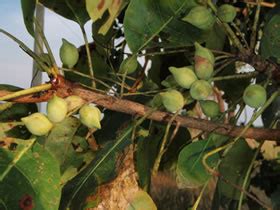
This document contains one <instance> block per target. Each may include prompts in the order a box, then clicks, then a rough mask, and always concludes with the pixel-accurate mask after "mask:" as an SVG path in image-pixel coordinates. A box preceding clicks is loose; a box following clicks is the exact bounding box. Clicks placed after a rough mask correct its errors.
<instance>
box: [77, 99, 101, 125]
mask: <svg viewBox="0 0 280 210" xmlns="http://www.w3.org/2000/svg"><path fill="white" fill-rule="evenodd" d="M79 114H80V120H81V122H82V123H83V124H84V125H85V126H87V127H88V128H97V129H100V128H101V125H100V120H101V112H100V110H99V109H98V108H97V107H95V106H92V105H90V104H86V105H84V106H82V108H81V109H80V111H79Z"/></svg>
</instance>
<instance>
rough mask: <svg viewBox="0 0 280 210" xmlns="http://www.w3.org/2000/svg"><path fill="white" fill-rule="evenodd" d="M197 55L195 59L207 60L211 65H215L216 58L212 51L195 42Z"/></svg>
mask: <svg viewBox="0 0 280 210" xmlns="http://www.w3.org/2000/svg"><path fill="white" fill-rule="evenodd" d="M194 46H195V54H194V57H202V58H205V59H207V60H208V61H209V62H210V63H212V64H213V65H214V63H215V57H214V54H213V53H212V52H211V50H209V49H207V48H206V47H202V46H201V45H200V44H199V43H197V42H195V43H194Z"/></svg>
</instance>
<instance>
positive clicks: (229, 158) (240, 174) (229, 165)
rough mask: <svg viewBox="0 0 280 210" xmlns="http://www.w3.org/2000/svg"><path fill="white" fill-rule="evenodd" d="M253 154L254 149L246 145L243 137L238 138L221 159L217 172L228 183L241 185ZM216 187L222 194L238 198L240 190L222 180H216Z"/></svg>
mask: <svg viewBox="0 0 280 210" xmlns="http://www.w3.org/2000/svg"><path fill="white" fill-rule="evenodd" d="M253 156H254V151H253V150H252V149H251V148H250V147H249V146H248V144H247V143H246V141H245V140H244V139H240V140H239V141H237V142H236V143H235V144H234V145H233V147H232V148H231V149H230V150H229V152H228V153H227V154H226V156H225V158H224V159H223V160H222V162H221V164H220V166H219V172H220V173H221V175H222V176H223V178H224V179H226V180H227V181H229V182H230V183H233V184H234V185H237V186H242V185H243V182H244V178H245V175H246V173H247V170H248V168H249V165H250V164H251V161H252V158H253ZM247 184H248V183H247ZM218 188H219V192H220V193H221V194H222V195H224V196H226V197H228V198H231V199H234V200H238V199H239V196H240V190H238V189H236V188H234V187H232V186H231V185H229V184H228V183H225V182H224V181H223V180H219V181H218Z"/></svg>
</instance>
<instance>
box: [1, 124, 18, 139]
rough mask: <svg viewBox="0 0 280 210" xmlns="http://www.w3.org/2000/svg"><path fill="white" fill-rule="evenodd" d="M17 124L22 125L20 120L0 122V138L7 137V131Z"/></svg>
mask: <svg viewBox="0 0 280 210" xmlns="http://www.w3.org/2000/svg"><path fill="white" fill-rule="evenodd" d="M18 125H23V124H22V123H21V122H8V123H0V139H1V138H4V137H7V132H8V131H9V130H11V129H13V128H15V127H16V126H18Z"/></svg>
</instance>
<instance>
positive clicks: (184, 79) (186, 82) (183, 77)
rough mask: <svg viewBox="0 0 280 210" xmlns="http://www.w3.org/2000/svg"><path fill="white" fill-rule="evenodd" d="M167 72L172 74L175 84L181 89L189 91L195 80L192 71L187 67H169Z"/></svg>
mask: <svg viewBox="0 0 280 210" xmlns="http://www.w3.org/2000/svg"><path fill="white" fill-rule="evenodd" d="M169 71H170V72H171V73H172V74H173V76H174V78H175V80H176V82H177V83H178V84H179V85H180V86H181V87H183V88H187V89H189V88H190V87H191V85H192V83H194V81H196V80H197V77H196V75H195V73H194V72H193V70H192V69H191V68H188V67H182V68H176V67H169Z"/></svg>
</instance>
